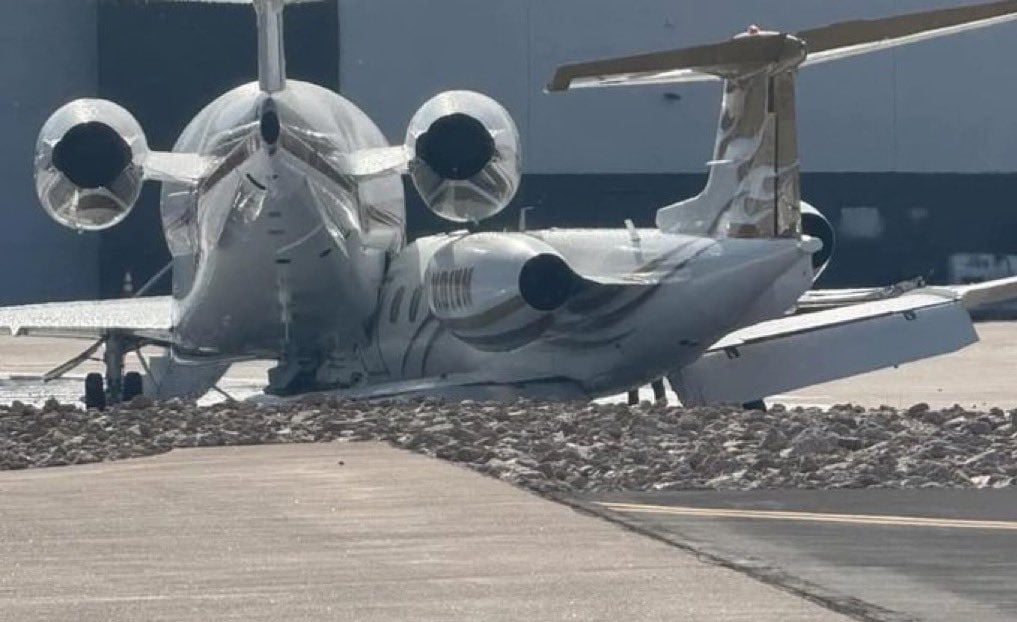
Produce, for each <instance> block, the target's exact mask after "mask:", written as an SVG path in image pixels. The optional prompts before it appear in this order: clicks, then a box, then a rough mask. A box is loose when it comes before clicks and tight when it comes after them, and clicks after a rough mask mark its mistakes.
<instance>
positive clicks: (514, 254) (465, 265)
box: [425, 233, 583, 351]
mask: <svg viewBox="0 0 1017 622" xmlns="http://www.w3.org/2000/svg"><path fill="white" fill-rule="evenodd" d="M582 282H583V279H582V277H580V276H579V275H578V274H576V273H575V272H574V271H573V270H572V268H570V267H569V265H568V264H567V263H566V262H565V260H564V259H563V258H562V256H561V255H560V254H559V253H558V252H557V251H556V250H554V249H553V248H552V247H550V246H549V245H548V244H546V243H544V242H542V241H540V240H537V239H536V238H531V237H529V236H524V235H505V234H498V235H492V234H486V233H478V234H474V235H470V236H466V237H463V238H458V239H455V240H453V241H451V242H449V243H448V244H446V245H445V246H443V247H442V248H441V249H439V250H438V251H437V252H436V253H435V254H434V256H433V257H432V258H431V260H430V262H429V264H428V267H427V271H426V273H425V283H426V284H427V295H428V301H429V304H430V307H431V311H432V313H434V315H435V317H437V318H438V320H439V321H440V322H441V323H442V324H443V325H444V326H445V328H447V329H448V330H449V331H451V332H452V334H454V335H455V336H456V337H458V338H459V339H462V340H463V341H465V342H466V343H468V344H470V345H472V346H474V347H475V348H477V349H480V350H485V351H506V350H512V349H515V348H518V347H521V346H523V345H526V344H527V343H530V342H531V341H533V340H535V339H538V338H539V337H540V336H541V335H542V334H543V333H544V332H545V331H546V330H547V329H548V328H549V327H550V326H551V324H552V322H553V321H554V312H555V311H557V310H558V309H560V308H561V307H562V306H563V305H564V304H565V303H566V302H568V301H569V299H570V298H572V296H573V295H575V293H576V292H577V291H579V289H580V287H581V286H582Z"/></svg>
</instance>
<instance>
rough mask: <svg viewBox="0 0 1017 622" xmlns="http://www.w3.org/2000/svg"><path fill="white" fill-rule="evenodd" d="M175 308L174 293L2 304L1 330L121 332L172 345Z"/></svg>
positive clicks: (80, 335)
mask: <svg viewBox="0 0 1017 622" xmlns="http://www.w3.org/2000/svg"><path fill="white" fill-rule="evenodd" d="M172 309H173V298H172V297H171V296H153V297H147V298H125V299H120V300H79V301H74V302H51V303H45V304H35V305H24V306H20V307H0V333H3V332H9V333H10V334H11V335H14V336H15V337H18V336H24V335H45V336H51V337H67V338H72V339H98V338H101V337H103V336H105V335H107V334H109V333H111V332H118V333H123V334H129V335H134V336H137V337H141V338H144V339H147V340H150V341H152V342H155V343H165V344H169V343H171V341H172V335H171V332H172V328H173V321H172V315H173V313H172Z"/></svg>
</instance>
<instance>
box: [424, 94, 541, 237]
mask: <svg viewBox="0 0 1017 622" xmlns="http://www.w3.org/2000/svg"><path fill="white" fill-rule="evenodd" d="M406 146H407V147H408V148H409V149H410V151H411V153H412V163H411V165H410V176H411V177H412V178H413V185H414V186H416V188H417V192H419V193H420V196H421V197H422V198H423V199H424V202H425V203H427V205H428V207H430V208H431V211H433V212H434V213H435V214H437V215H439V216H441V217H442V218H445V219H447V220H451V221H453V222H479V221H481V220H483V219H485V218H489V217H491V216H494V215H495V214H497V213H498V212H500V211H501V210H503V209H505V206H507V205H508V204H509V201H511V200H512V197H514V196H515V194H516V190H518V189H519V179H520V175H521V173H520V170H521V168H522V155H521V153H520V146H519V130H518V129H517V128H516V124H515V122H514V121H513V120H512V117H511V116H510V115H509V113H508V111H506V110H505V109H504V108H503V107H502V106H501V104H499V103H498V102H496V101H495V100H493V99H491V98H490V97H487V96H486V95H481V94H480V93H474V92H472V91H447V92H445V93H440V94H438V95H436V96H435V97H433V98H432V99H430V100H428V101H427V103H425V104H424V105H423V106H421V107H420V109H419V110H417V112H416V113H415V114H414V115H413V118H412V119H411V120H410V124H409V127H408V128H407V130H406Z"/></svg>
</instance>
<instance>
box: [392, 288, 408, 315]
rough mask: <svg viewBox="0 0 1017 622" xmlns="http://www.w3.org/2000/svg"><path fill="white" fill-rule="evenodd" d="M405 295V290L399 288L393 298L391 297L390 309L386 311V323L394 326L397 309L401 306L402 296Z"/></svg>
mask: <svg viewBox="0 0 1017 622" xmlns="http://www.w3.org/2000/svg"><path fill="white" fill-rule="evenodd" d="M405 294H406V288H405V287H400V288H399V290H398V291H396V293H395V296H392V307H391V308H390V309H389V311H388V321H389V322H391V323H393V324H395V323H396V320H398V319H399V307H400V306H402V303H403V296H404V295H405Z"/></svg>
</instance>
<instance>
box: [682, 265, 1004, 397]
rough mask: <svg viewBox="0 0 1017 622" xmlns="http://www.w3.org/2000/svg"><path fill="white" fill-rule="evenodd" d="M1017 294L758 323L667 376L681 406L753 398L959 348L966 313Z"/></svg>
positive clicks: (916, 298)
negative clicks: (679, 399) (678, 397)
mask: <svg viewBox="0 0 1017 622" xmlns="http://www.w3.org/2000/svg"><path fill="white" fill-rule="evenodd" d="M1015 297H1017V278H1010V279H1001V280H998V281H988V282H986V283H979V284H976V285H964V286H952V287H926V288H921V289H917V290H914V291H913V292H911V293H908V294H904V295H902V296H899V297H897V298H892V299H889V300H879V301H875V302H866V303H862V304H856V305H850V306H845V307H840V308H835V309H829V310H826V311H817V312H815V313H809V314H804V315H795V316H790V317H786V318H781V319H778V320H771V321H768V322H762V323H760V324H756V325H753V326H749V327H747V328H744V329H741V330H739V331H736V332H734V333H731V334H730V335H728V336H727V337H725V338H723V339H721V340H720V341H719V342H717V343H716V344H715V345H713V346H712V347H711V348H710V349H709V350H707V351H706V352H705V353H704V354H703V356H702V357H700V358H699V359H698V360H697V361H696V362H694V363H693V364H691V365H689V366H687V367H685V368H683V369H681V370H680V371H678V372H675V373H674V374H672V375H670V376H669V377H668V379H669V380H670V382H671V385H672V387H674V389H675V391H677V393H678V395H679V396H680V398H681V400H682V403H683V404H684V405H686V406H698V405H704V404H718V403H746V402H751V401H753V400H757V399H760V398H763V397H766V396H769V395H775V394H778V393H782V392H784V391H790V390H793V389H799V388H801V387H806V386H810V385H813V384H819V383H821V382H828V381H830V380H836V379H838V378H846V377H848V376H853V375H856V374H860V373H864V372H868V371H873V370H876V369H882V368H884V367H891V366H895V365H900V364H902V363H909V362H912V361H917V360H920V359H923V358H928V357H930V356H936V355H939V354H946V353H948V352H953V351H955V350H959V349H961V348H963V347H965V346H968V345H970V344H972V343H974V342H975V341H977V340H978V336H977V335H976V334H975V331H974V327H973V326H972V324H971V317H970V315H969V311H971V310H973V309H977V308H979V307H981V306H984V305H988V304H994V303H997V302H1002V301H1004V300H1010V299H1013V298H1015Z"/></svg>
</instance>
